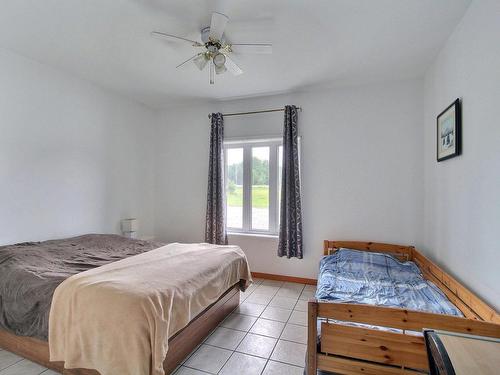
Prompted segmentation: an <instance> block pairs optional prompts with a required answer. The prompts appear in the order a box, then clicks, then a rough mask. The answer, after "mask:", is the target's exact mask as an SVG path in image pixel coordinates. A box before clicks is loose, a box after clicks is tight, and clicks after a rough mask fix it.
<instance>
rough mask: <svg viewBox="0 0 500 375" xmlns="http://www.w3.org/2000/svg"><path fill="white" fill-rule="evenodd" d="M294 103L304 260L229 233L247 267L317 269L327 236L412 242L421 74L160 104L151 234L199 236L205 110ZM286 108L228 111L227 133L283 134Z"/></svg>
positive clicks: (418, 181)
mask: <svg viewBox="0 0 500 375" xmlns="http://www.w3.org/2000/svg"><path fill="white" fill-rule="evenodd" d="M284 104H296V105H300V106H302V107H303V109H304V111H303V112H302V113H301V114H300V117H299V126H300V133H301V136H302V172H303V214H304V240H305V256H304V259H302V260H298V259H286V258H278V257H277V255H276V242H277V240H276V239H273V238H256V237H248V236H231V237H230V242H232V243H237V244H239V245H240V246H241V247H242V248H243V250H244V251H245V252H246V254H247V257H248V258H249V261H250V265H251V268H252V270H253V271H257V272H268V273H274V274H283V275H293V276H298V277H310V278H315V277H316V275H317V269H318V261H319V259H320V257H321V255H322V241H323V240H324V239H359V240H376V241H386V242H391V243H402V244H414V243H416V242H417V240H418V238H419V237H420V235H421V231H422V228H421V224H422V200H423V196H422V193H423V186H422V173H423V172H422V158H421V147H422V112H423V103H422V85H421V82H418V81H408V82H400V83H389V84H382V85H371V86H362V87H355V88H343V89H338V90H328V91H317V92H304V93H296V94H293V95H279V96H272V97H261V98H255V99H246V100H236V101H230V102H222V103H212V104H210V103H207V104H204V105H200V104H195V105H189V106H185V107H179V108H173V109H170V110H166V111H164V112H163V113H162V119H161V123H160V125H159V129H158V136H157V141H158V152H157V156H158V160H157V163H158V164H157V165H158V173H157V185H156V195H157V197H158V200H157V210H156V235H157V237H159V238H161V239H163V240H166V241H201V240H203V233H204V217H205V216H204V215H205V204H206V188H207V171H208V161H207V158H208V137H209V121H208V118H207V114H208V113H209V112H212V111H217V110H221V111H223V112H231V111H245V110H253V109H260V108H274V107H281V106H283V105H284ZM282 123H283V114H282V113H277V114H261V115H255V116H247V117H238V118H236V117H233V118H227V119H226V121H225V130H226V136H227V137H235V136H240V135H255V134H260V135H274V134H281V130H282Z"/></svg>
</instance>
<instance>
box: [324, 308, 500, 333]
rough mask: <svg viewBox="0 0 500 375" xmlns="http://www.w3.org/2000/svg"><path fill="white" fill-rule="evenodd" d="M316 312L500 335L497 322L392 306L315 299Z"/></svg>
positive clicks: (379, 322) (402, 325)
mask: <svg viewBox="0 0 500 375" xmlns="http://www.w3.org/2000/svg"><path fill="white" fill-rule="evenodd" d="M318 316H319V317H323V318H331V319H337V320H343V321H348V322H358V323H367V324H372V325H378V326H383V327H393V328H399V329H406V330H413V331H420V330H422V329H423V328H433V329H442V330H445V331H452V332H464V333H470V334H474V335H479V336H488V337H500V324H496V323H489V322H483V321H480V320H472V319H466V318H459V317H455V316H450V315H443V314H432V313H426V312H421V311H412V310H406V309H399V308H393V307H382V306H372V305H358V304H351V303H318Z"/></svg>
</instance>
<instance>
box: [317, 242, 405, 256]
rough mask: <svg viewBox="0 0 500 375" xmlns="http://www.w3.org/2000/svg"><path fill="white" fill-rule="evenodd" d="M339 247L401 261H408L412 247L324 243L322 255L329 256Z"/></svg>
mask: <svg viewBox="0 0 500 375" xmlns="http://www.w3.org/2000/svg"><path fill="white" fill-rule="evenodd" d="M341 247H345V248H347V249H354V250H362V251H371V252H376V253H386V254H390V255H393V256H395V257H397V258H398V259H401V260H410V259H411V256H412V249H413V246H402V245H392V244H388V243H380V242H359V241H328V240H325V241H324V249H323V254H324V255H330V254H332V253H333V252H335V251H337V250H338V249H340V248H341Z"/></svg>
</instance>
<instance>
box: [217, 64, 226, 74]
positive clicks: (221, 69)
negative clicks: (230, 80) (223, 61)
mask: <svg viewBox="0 0 500 375" xmlns="http://www.w3.org/2000/svg"><path fill="white" fill-rule="evenodd" d="M214 65H215V64H214ZM226 70H227V68H226V66H225V65H215V73H217V74H222V73H224V72H225V71H226Z"/></svg>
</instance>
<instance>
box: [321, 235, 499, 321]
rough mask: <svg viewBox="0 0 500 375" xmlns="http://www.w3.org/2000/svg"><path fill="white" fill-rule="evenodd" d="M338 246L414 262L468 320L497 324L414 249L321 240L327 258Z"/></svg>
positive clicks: (473, 298)
mask: <svg viewBox="0 0 500 375" xmlns="http://www.w3.org/2000/svg"><path fill="white" fill-rule="evenodd" d="M341 247H345V248H348V249H355V250H361V251H371V252H378V253H386V254H391V255H393V256H395V257H397V258H398V259H401V260H411V261H413V262H415V263H416V264H417V265H418V267H419V268H420V270H421V271H422V273H423V275H424V276H425V278H426V279H428V280H430V281H432V282H433V283H434V284H436V285H437V286H438V287H439V288H440V289H441V290H442V291H443V293H444V294H446V296H447V297H448V299H449V300H450V301H451V302H452V303H454V304H455V306H457V307H458V308H459V309H460V310H461V311H462V313H463V314H464V316H465V317H466V318H469V319H477V320H484V321H486V322H491V323H500V314H498V312H496V311H495V309H493V308H492V307H491V306H489V305H488V304H487V303H486V302H484V301H483V300H482V299H481V298H479V297H478V296H477V295H475V294H474V293H473V292H471V291H470V290H469V289H467V288H466V287H465V286H464V285H462V284H461V283H460V282H458V281H457V280H456V279H454V278H453V277H452V276H450V275H449V274H448V273H446V272H445V271H443V270H442V269H441V268H440V267H439V266H438V265H436V264H435V263H433V262H432V261H431V260H429V259H428V258H427V257H425V256H424V255H423V254H422V253H421V252H420V251H418V250H417V249H415V248H414V247H413V246H402V245H393V244H386V243H379V242H359V241H329V240H325V241H324V248H323V254H324V255H330V254H332V252H335V251H336V250H338V249H339V248H341Z"/></svg>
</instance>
